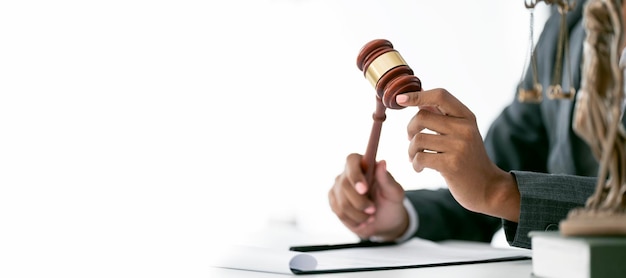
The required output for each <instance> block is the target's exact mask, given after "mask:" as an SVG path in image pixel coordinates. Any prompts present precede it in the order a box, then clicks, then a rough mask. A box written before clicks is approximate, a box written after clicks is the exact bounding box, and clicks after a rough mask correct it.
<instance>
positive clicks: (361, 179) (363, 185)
mask: <svg viewBox="0 0 626 278" xmlns="http://www.w3.org/2000/svg"><path fill="white" fill-rule="evenodd" d="M362 159H363V156H362V155H360V154H356V153H352V154H349V155H348V157H347V158H346V166H345V167H346V168H345V170H344V173H345V176H346V178H347V179H348V181H349V182H350V184H352V185H354V186H355V187H356V189H357V190H358V192H359V193H360V194H365V193H367V191H368V189H369V184H367V182H366V181H365V175H363V169H361V160H362Z"/></svg>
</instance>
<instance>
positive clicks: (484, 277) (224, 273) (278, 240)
mask: <svg viewBox="0 0 626 278" xmlns="http://www.w3.org/2000/svg"><path fill="white" fill-rule="evenodd" d="M265 232H267V233H261V234H265V235H264V239H263V240H261V241H256V242H255V244H257V245H263V246H273V247H279V248H288V246H292V245H302V244H321V243H323V241H324V240H329V238H313V239H311V238H310V236H311V235H304V233H302V232H299V231H297V229H295V228H290V227H270V228H268V229H267V231H265ZM304 238H308V240H303V239H304ZM257 239H258V238H257ZM331 240H332V239H331ZM344 240H345V239H337V238H335V242H345V241H344ZM316 242H317V243H316ZM531 270H532V261H531V260H522V261H511V262H494V263H482V264H468V265H455V266H440V267H424V268H413V269H397V270H377V271H366V272H348V273H332V274H307V275H295V274H294V275H285V274H278V273H264V272H254V271H246V270H236V269H225V268H217V267H210V269H209V277H225V278H229V277H237V278H246V277H255V278H256V277H259V278H263V277H286V276H300V277H391V278H393V277H411V278H415V277H438V278H440V277H442V278H448V277H450V278H452V277H463V278H468V277H477V278H478V277H480V278H490V277H494V278H496V277H497V278H501V277H506V278H529V277H531Z"/></svg>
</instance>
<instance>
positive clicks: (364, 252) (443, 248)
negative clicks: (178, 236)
mask: <svg viewBox="0 0 626 278" xmlns="http://www.w3.org/2000/svg"><path fill="white" fill-rule="evenodd" d="M530 257H531V251H530V250H527V249H517V248H495V247H491V246H490V245H487V244H477V243H468V242H459V241H447V242H440V243H436V242H432V241H428V240H423V239H418V238H414V239H411V240H409V241H407V242H405V243H402V244H397V245H389V246H378V247H352V248H346V249H336V250H327V251H315V252H295V251H289V250H276V249H269V248H260V247H249V246H233V247H231V248H226V249H225V250H223V252H220V255H219V256H218V257H216V258H215V261H214V262H212V265H213V266H215V267H223V268H234V269H243V270H252V271H262V272H274V273H284V274H305V273H307V274H308V273H334V272H353V271H366V270H383V269H399V268H416V267H429V266H444V265H454V264H468V263H485V262H495V261H507V260H520V259H530Z"/></svg>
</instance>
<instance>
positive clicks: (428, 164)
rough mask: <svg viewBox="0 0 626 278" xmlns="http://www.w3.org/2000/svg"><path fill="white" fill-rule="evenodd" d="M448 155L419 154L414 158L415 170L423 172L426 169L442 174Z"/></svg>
mask: <svg viewBox="0 0 626 278" xmlns="http://www.w3.org/2000/svg"><path fill="white" fill-rule="evenodd" d="M446 159H447V155H446V154H445V153H430V152H418V153H416V154H415V156H413V170H415V171H416V172H418V173H419V172H422V171H423V170H424V169H425V168H428V169H433V170H435V171H437V172H440V173H441V170H442V169H445V168H443V167H445V165H446Z"/></svg>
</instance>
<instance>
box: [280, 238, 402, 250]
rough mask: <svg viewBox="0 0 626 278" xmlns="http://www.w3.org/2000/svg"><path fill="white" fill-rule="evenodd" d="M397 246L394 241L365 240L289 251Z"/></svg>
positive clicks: (302, 247) (300, 247)
mask: <svg viewBox="0 0 626 278" xmlns="http://www.w3.org/2000/svg"><path fill="white" fill-rule="evenodd" d="M395 244H396V242H393V241H389V242H374V241H369V240H364V241H361V242H357V243H344V244H326V245H302V246H292V247H290V248H289V250H290V251H298V252H315V251H327V250H336V249H346V248H355V247H377V246H390V245H395Z"/></svg>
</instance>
